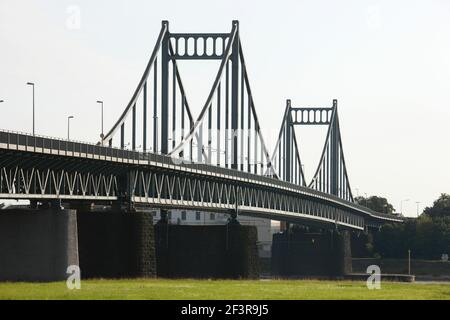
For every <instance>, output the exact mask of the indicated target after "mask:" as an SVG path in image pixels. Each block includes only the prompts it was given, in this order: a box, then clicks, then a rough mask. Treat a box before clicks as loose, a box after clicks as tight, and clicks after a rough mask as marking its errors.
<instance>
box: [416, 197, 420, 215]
mask: <svg viewBox="0 0 450 320" xmlns="http://www.w3.org/2000/svg"><path fill="white" fill-rule="evenodd" d="M416 205H417V218H418V217H419V205H420V201H416Z"/></svg>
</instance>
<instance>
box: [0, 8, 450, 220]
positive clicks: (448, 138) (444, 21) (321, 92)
mask: <svg viewBox="0 0 450 320" xmlns="http://www.w3.org/2000/svg"><path fill="white" fill-rule="evenodd" d="M78 13H79V25H78V22H77V21H74V20H73V18H74V17H77V16H78ZM164 19H167V20H169V21H170V30H171V31H173V32H229V31H230V30H231V21H232V20H233V19H238V20H239V21H240V35H241V41H242V45H243V49H244V54H245V58H246V64H247V70H248V73H249V78H250V83H251V87H252V91H253V96H254V99H255V104H256V108H257V112H258V116H259V119H260V122H261V126H262V130H263V133H264V136H265V138H266V140H268V144H269V147H273V143H274V142H275V141H274V137H275V136H276V134H275V132H277V130H278V128H279V125H280V121H281V118H282V114H283V111H284V108H285V100H286V99H287V98H290V99H292V102H293V105H294V106H331V103H332V99H338V100H339V117H340V122H341V130H342V138H343V143H344V150H345V157H346V162H347V168H348V173H349V178H350V183H351V185H352V188H353V193H354V194H355V195H357V194H359V195H365V194H367V195H381V196H385V197H387V198H388V199H389V201H390V202H391V203H392V204H393V205H394V207H395V208H396V209H397V210H399V209H400V202H401V200H402V199H410V200H409V201H405V202H403V211H404V212H405V214H407V215H409V216H413V215H415V214H416V202H420V208H421V210H422V208H423V207H424V206H428V205H431V204H432V202H433V200H435V199H436V198H437V197H438V196H439V194H440V193H442V192H447V193H450V128H449V127H450V41H449V39H450V2H449V1H445V0H441V1H430V0H428V1H425V0H424V1H411V0H409V1H408V0H405V1H374V0H371V1H365V0H363V1H361V0H358V1H339V2H338V1H317V0H316V1H299V0H295V1H260V0H259V1H242V0H241V1H231V0H227V1H213V0H205V1H194V0H189V1H170V0H164V1H144V0H142V1H138V0H133V1H125V0H124V1H112V0H108V1H106V0H104V1H92V0H90V1H87V0H85V1H76V0H72V1H64V0H53V1H50V0H47V1H44V0H41V1H39V0H35V1H22V0H0V100H2V99H3V100H5V102H4V103H0V128H1V129H8V130H17V131H27V132H30V131H31V129H32V117H31V106H32V105H31V90H30V88H29V87H27V86H26V85H25V83H26V82H27V81H34V82H35V83H36V112H37V114H36V132H37V133H39V134H43V135H50V136H58V137H65V136H66V134H67V133H66V130H67V122H66V121H67V116H68V115H74V116H75V119H74V120H73V122H72V129H71V136H72V137H73V138H74V139H78V140H83V141H92V142H95V141H97V140H98V135H99V132H100V110H99V107H98V105H96V103H95V101H96V100H98V99H103V100H104V101H105V110H107V112H106V113H105V127H106V128H105V131H106V129H109V128H110V127H111V125H112V124H113V122H115V121H116V119H117V118H118V116H119V115H120V113H121V112H122V111H123V109H124V107H125V105H126V104H127V103H128V101H129V99H130V98H131V95H132V93H133V91H134V89H135V87H136V86H137V83H138V81H139V80H140V77H141V75H142V72H143V71H144V68H145V66H146V63H147V61H148V59H149V56H150V54H151V51H152V49H153V46H154V44H155V42H156V38H157V36H158V33H159V30H160V27H161V20H164ZM193 63H194V64H195V65H194V66H183V67H184V68H183V69H180V70H181V71H182V72H183V73H182V77H183V81H184V83H185V86H186V87H187V90H188V95H189V100H190V103H191V105H192V109H193V111H194V113H196V115H197V114H198V111H199V110H200V109H201V107H202V106H203V103H204V100H205V99H206V94H207V93H208V92H209V89H210V87H211V85H212V79H213V78H214V76H215V73H216V72H217V67H218V65H217V64H214V63H204V64H201V63H198V62H193ZM325 130H326V128H318V129H317V128H314V129H313V128H304V129H303V128H302V129H301V130H297V134H298V138H299V140H300V144H301V149H302V150H301V152H302V154H301V156H302V159H303V162H304V163H305V169H306V175H307V177H308V178H311V176H312V174H313V173H314V170H315V168H316V165H317V162H318V160H319V157H320V151H321V149H322V147H323V143H324V138H325Z"/></svg>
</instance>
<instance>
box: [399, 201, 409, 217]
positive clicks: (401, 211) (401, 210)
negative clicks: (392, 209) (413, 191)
mask: <svg viewBox="0 0 450 320" xmlns="http://www.w3.org/2000/svg"><path fill="white" fill-rule="evenodd" d="M406 201H409V199H403V200H401V201H400V213H401V214H403V202H406Z"/></svg>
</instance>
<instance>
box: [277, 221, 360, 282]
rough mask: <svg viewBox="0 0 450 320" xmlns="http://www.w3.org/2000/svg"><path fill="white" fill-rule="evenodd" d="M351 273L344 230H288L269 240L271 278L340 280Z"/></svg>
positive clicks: (349, 249)
mask: <svg viewBox="0 0 450 320" xmlns="http://www.w3.org/2000/svg"><path fill="white" fill-rule="evenodd" d="M351 271H352V267H351V248H350V234H349V232H348V231H341V232H340V233H337V232H331V231H326V232H321V233H311V232H306V231H304V230H299V229H298V228H292V229H291V232H283V233H281V234H275V235H274V237H273V245H272V274H273V275H278V276H287V277H303V276H318V277H340V276H344V275H346V274H349V273H351Z"/></svg>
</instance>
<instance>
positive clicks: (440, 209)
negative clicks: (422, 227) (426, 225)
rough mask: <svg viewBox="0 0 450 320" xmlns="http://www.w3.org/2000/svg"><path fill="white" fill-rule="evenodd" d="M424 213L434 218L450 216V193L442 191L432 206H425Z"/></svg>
mask: <svg viewBox="0 0 450 320" xmlns="http://www.w3.org/2000/svg"><path fill="white" fill-rule="evenodd" d="M423 214H424V215H427V216H430V217H432V218H437V217H450V194H446V193H442V194H441V196H440V197H439V199H437V200H436V201H434V203H433V206H432V207H426V208H425V210H424V211H423Z"/></svg>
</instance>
